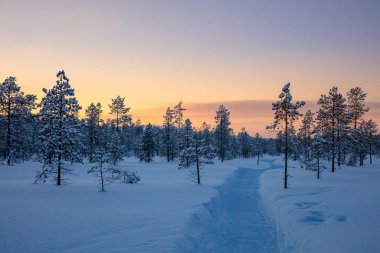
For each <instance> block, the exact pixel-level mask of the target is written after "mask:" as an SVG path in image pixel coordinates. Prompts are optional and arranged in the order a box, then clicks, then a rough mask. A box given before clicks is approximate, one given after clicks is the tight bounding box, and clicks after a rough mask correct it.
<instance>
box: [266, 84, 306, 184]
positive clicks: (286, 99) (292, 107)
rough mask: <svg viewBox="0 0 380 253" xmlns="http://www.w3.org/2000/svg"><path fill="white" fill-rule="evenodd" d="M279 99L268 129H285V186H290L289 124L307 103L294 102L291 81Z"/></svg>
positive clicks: (274, 107) (283, 89)
mask: <svg viewBox="0 0 380 253" xmlns="http://www.w3.org/2000/svg"><path fill="white" fill-rule="evenodd" d="M278 97H279V99H280V100H279V101H276V102H274V103H273V104H272V105H273V107H272V110H274V111H275V113H274V122H273V123H272V125H269V126H268V127H267V128H268V129H273V130H277V131H279V130H280V129H283V131H284V135H285V169H284V188H285V189H286V188H288V152H289V126H290V124H292V123H293V122H294V121H295V120H296V119H297V118H298V117H299V116H302V114H300V113H299V112H298V109H299V108H301V107H302V106H304V105H305V102H304V101H296V102H295V103H293V102H292V100H293V97H292V95H291V93H290V83H287V84H285V86H284V87H283V88H282V92H281V93H280V95H279V96H278Z"/></svg>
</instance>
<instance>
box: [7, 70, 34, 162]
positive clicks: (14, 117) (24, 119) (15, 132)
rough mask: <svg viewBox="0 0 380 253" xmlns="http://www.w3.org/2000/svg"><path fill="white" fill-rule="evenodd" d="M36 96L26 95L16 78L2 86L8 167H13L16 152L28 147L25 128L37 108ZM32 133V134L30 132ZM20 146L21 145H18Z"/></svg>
mask: <svg viewBox="0 0 380 253" xmlns="http://www.w3.org/2000/svg"><path fill="white" fill-rule="evenodd" d="M35 100H36V96H34V95H25V94H24V92H22V91H21V88H20V86H18V84H17V83H16V78H15V77H8V78H6V79H5V80H4V82H2V83H1V84H0V119H1V123H2V124H1V125H2V126H1V127H3V126H5V127H4V129H5V131H4V137H5V138H4V140H5V143H4V157H5V158H6V160H7V165H11V163H12V160H13V158H12V157H15V154H14V152H16V150H17V149H18V151H19V152H22V150H23V149H24V147H23V145H24V146H27V143H29V142H28V135H25V133H27V132H25V130H26V129H25V127H27V124H28V123H30V122H28V121H29V120H30V119H31V117H32V109H34V108H35V105H36V104H35ZM29 133H30V132H29ZM17 144H19V145H17Z"/></svg>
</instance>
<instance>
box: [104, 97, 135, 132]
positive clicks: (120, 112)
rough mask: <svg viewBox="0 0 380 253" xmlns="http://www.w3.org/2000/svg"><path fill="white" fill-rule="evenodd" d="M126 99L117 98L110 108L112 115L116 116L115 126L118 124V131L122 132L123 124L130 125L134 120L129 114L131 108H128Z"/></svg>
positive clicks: (113, 100)
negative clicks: (125, 102)
mask: <svg viewBox="0 0 380 253" xmlns="http://www.w3.org/2000/svg"><path fill="white" fill-rule="evenodd" d="M124 100H125V97H123V98H121V97H120V96H117V97H116V98H115V99H112V103H111V104H110V105H108V106H109V108H110V110H111V111H110V114H112V115H115V116H116V119H115V124H116V131H117V132H119V131H120V126H121V125H122V124H130V122H131V120H132V118H131V115H129V114H128V112H129V110H130V109H131V108H129V107H126V105H125V104H124Z"/></svg>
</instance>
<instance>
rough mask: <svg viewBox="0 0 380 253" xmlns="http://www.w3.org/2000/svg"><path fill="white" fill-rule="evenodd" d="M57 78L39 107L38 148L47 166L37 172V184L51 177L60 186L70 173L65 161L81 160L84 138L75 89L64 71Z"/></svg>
mask: <svg viewBox="0 0 380 253" xmlns="http://www.w3.org/2000/svg"><path fill="white" fill-rule="evenodd" d="M57 78H58V80H57V83H56V84H55V85H54V86H53V88H52V89H51V90H46V89H43V92H44V93H45V97H43V98H42V101H41V104H39V107H41V109H40V113H39V116H40V122H41V130H40V137H39V148H40V159H41V162H42V163H43V164H44V166H43V168H42V171H41V172H38V173H37V175H36V181H35V182H38V181H41V180H42V181H43V182H45V181H46V179H47V178H48V177H49V176H54V179H55V181H56V184H57V185H61V184H62V181H63V176H64V175H65V174H69V173H70V172H71V170H70V169H69V168H68V167H67V166H65V164H64V160H65V158H66V160H67V159H70V160H71V161H78V160H80V153H79V151H80V150H81V149H82V144H81V143H82V139H83V138H82V136H81V134H80V128H81V122H80V121H79V120H78V111H79V110H80V109H81V107H80V106H79V104H78V101H77V99H76V98H75V94H74V89H73V88H71V86H70V84H69V79H68V78H67V77H66V75H65V72H64V71H63V70H62V71H59V72H58V74H57Z"/></svg>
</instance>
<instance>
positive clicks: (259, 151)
mask: <svg viewBox="0 0 380 253" xmlns="http://www.w3.org/2000/svg"><path fill="white" fill-rule="evenodd" d="M252 144H253V153H254V155H255V156H257V164H259V163H260V156H262V155H263V154H264V149H265V146H266V145H265V140H264V139H263V138H262V137H261V136H260V134H259V133H256V134H255V137H254V138H253V139H252Z"/></svg>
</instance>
